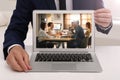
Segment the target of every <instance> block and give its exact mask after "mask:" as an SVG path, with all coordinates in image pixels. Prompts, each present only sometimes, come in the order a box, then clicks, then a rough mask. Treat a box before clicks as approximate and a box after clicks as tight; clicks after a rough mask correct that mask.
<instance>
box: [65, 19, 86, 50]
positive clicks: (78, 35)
mask: <svg viewBox="0 0 120 80" xmlns="http://www.w3.org/2000/svg"><path fill="white" fill-rule="evenodd" d="M72 24H73V27H74V31H73V32H74V34H73V35H72V38H73V39H74V40H71V41H69V42H68V43H67V47H68V48H81V47H82V44H81V43H82V41H83V40H84V38H85V35H84V31H83V29H82V27H81V26H79V21H74V22H73V23H72Z"/></svg>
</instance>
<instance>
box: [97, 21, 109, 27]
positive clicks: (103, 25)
mask: <svg viewBox="0 0 120 80" xmlns="http://www.w3.org/2000/svg"><path fill="white" fill-rule="evenodd" d="M95 23H96V24H98V25H101V26H102V27H108V26H109V24H108V23H101V22H98V21H95Z"/></svg>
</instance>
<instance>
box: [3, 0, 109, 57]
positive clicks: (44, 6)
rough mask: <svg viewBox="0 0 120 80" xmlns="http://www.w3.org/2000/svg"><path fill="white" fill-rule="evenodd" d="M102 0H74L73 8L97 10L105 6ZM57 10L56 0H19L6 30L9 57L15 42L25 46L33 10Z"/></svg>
mask: <svg viewBox="0 0 120 80" xmlns="http://www.w3.org/2000/svg"><path fill="white" fill-rule="evenodd" d="M103 7H104V6H103V1H102V0H74V1H73V10H96V9H99V8H103ZM35 9H37V10H56V6H55V2H54V0H17V4H16V9H15V10H14V12H13V15H12V17H11V21H10V24H9V26H8V28H7V30H6V32H5V40H4V43H3V51H4V56H5V58H6V57H7V55H8V53H7V49H8V47H9V46H11V45H13V44H20V45H21V46H22V47H23V48H24V43H23V41H24V40H25V38H26V34H27V31H28V24H29V22H30V21H32V12H33V10H35ZM96 29H97V30H98V31H100V32H102V33H106V34H107V33H108V32H109V30H110V29H108V30H102V29H101V28H99V27H98V26H96Z"/></svg>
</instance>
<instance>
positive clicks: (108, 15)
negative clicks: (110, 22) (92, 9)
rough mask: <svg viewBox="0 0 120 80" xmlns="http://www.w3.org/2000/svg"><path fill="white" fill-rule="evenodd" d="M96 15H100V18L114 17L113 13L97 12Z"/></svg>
mask: <svg viewBox="0 0 120 80" xmlns="http://www.w3.org/2000/svg"><path fill="white" fill-rule="evenodd" d="M94 16H95V17H98V18H99V17H100V18H111V17H112V15H111V14H109V13H95V14H94Z"/></svg>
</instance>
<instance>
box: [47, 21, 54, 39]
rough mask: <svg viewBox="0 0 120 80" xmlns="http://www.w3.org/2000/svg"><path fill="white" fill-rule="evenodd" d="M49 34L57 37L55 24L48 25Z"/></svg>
mask: <svg viewBox="0 0 120 80" xmlns="http://www.w3.org/2000/svg"><path fill="white" fill-rule="evenodd" d="M48 34H49V35H51V36H54V37H56V31H55V30H54V24H53V22H49V23H48Z"/></svg>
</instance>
